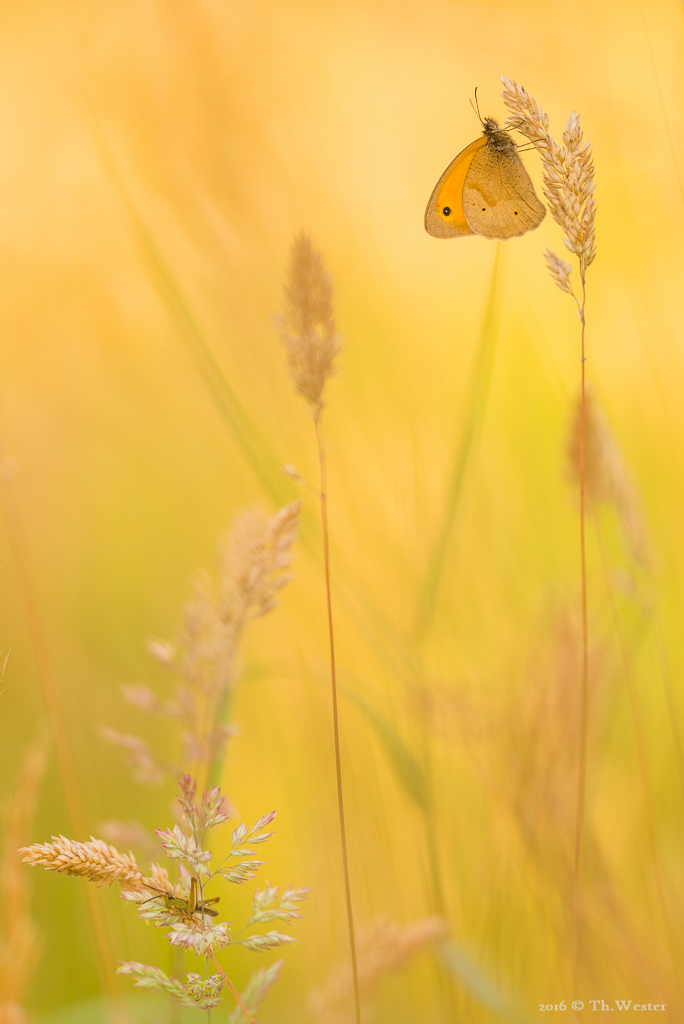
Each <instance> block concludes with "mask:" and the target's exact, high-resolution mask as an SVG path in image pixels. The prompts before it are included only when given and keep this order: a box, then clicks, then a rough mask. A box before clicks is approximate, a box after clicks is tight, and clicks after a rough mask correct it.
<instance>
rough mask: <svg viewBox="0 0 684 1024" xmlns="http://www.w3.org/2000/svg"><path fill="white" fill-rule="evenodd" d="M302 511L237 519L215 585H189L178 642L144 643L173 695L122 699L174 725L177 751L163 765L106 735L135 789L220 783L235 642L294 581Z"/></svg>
mask: <svg viewBox="0 0 684 1024" xmlns="http://www.w3.org/2000/svg"><path fill="white" fill-rule="evenodd" d="M300 508H301V502H300V501H294V502H292V503H291V504H289V505H285V506H284V507H283V508H281V509H279V510H278V511H277V512H276V513H275V515H273V516H271V517H267V516H265V515H264V514H263V513H262V512H261V511H260V510H259V509H245V510H242V511H241V512H239V513H238V514H237V515H236V516H235V518H234V520H233V523H232V525H231V527H230V529H229V531H228V533H227V534H226V536H225V538H224V539H223V541H222V543H221V546H220V550H219V567H218V573H217V578H216V580H213V579H212V578H211V577H210V576H209V575H208V574H206V573H205V574H201V575H199V576H197V578H196V579H195V582H194V586H193V594H192V597H191V599H190V600H189V602H188V604H187V605H186V608H185V613H184V618H183V624H182V627H181V629H180V631H179V635H178V637H177V638H176V641H175V642H173V643H170V642H167V641H164V640H160V639H156V638H155V639H153V640H150V641H148V643H147V647H148V650H149V651H150V653H151V654H152V656H153V657H154V658H155V659H156V660H157V661H158V662H159V663H160V664H162V665H163V666H164V667H165V668H167V669H169V670H171V671H174V672H176V673H177V674H178V676H179V679H178V683H177V686H176V692H175V694H174V696H173V697H172V699H170V700H161V699H160V698H158V697H157V696H156V694H154V693H153V692H152V690H150V689H149V687H147V686H142V685H136V686H126V687H124V688H123V694H124V697H125V699H126V700H127V702H128V703H129V704H131V705H132V706H133V707H135V708H137V709H138V710H141V711H144V712H146V713H148V714H152V715H162V716H164V717H167V718H171V719H175V720H176V721H177V723H178V726H179V729H180V740H181V750H180V756H179V758H178V762H177V763H173V764H169V763H166V762H164V761H162V760H161V759H160V758H158V757H157V756H156V754H155V753H154V752H153V751H152V749H151V747H150V745H149V744H148V743H147V742H146V741H145V740H143V739H141V738H140V737H137V736H132V735H129V734H123V733H119V732H117V731H115V730H113V729H107V730H105V731H104V735H105V737H106V738H107V739H109V741H110V742H112V743H115V744H117V745H118V746H120V747H122V748H124V749H125V750H126V752H127V754H128V760H129V762H130V764H131V767H132V768H133V771H134V774H135V777H136V778H137V779H138V781H141V782H146V783H151V784H155V783H159V782H161V781H163V780H164V779H167V778H175V779H177V778H178V777H179V776H181V775H182V773H183V772H184V771H185V770H187V769H188V768H190V767H192V768H193V770H194V772H195V773H196V774H199V775H201V774H202V773H203V774H204V775H205V776H206V777H207V778H208V779H209V780H210V782H211V783H212V784H214V783H216V782H217V781H219V776H220V771H221V766H222V764H223V758H224V752H225V746H226V742H227V740H228V739H229V738H230V737H231V736H232V735H234V732H235V728H234V726H232V725H230V724H229V723H228V722H226V721H225V718H226V709H227V702H228V696H229V694H230V692H231V690H232V687H233V685H234V683H235V679H236V674H237V664H238V655H239V649H240V642H241V640H242V636H243V633H244V630H245V627H246V626H247V625H248V623H249V622H250V621H251V620H252V619H255V618H259V617H261V616H263V615H266V614H267V613H268V612H270V611H272V609H273V608H275V606H276V603H277V596H278V594H279V592H280V591H281V590H282V588H283V587H284V586H286V584H287V583H288V582H289V581H290V580H291V579H292V574H291V573H290V572H289V568H290V564H291V561H292V547H293V544H294V541H295V538H296V535H297V527H298V522H299V512H300Z"/></svg>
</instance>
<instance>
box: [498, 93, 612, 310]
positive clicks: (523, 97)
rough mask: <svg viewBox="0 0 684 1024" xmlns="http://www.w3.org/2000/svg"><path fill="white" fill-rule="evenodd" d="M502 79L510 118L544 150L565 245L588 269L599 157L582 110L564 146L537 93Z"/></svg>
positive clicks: (548, 193)
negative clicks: (587, 138)
mask: <svg viewBox="0 0 684 1024" xmlns="http://www.w3.org/2000/svg"><path fill="white" fill-rule="evenodd" d="M501 81H502V82H503V84H504V91H503V92H502V94H501V97H502V99H503V101H504V103H505V105H506V106H507V108H508V109H509V110H510V112H511V115H512V116H511V117H509V118H508V120H507V122H506V123H507V124H508V126H509V127H510V128H515V129H517V130H518V131H520V132H521V133H522V134H523V135H524V136H525V138H526V139H528V140H529V141H530V142H531V143H532V144H533V145H534V146H535V148H536V149H537V150H538V151H539V153H540V155H541V159H542V168H543V183H544V195H545V197H546V199H547V202H548V204H549V210H550V212H551V216H552V217H553V219H554V220H555V221H556V223H557V224H558V225H559V227H560V228H561V229H562V231H563V233H564V235H565V238H564V243H565V247H566V248H567V249H568V250H569V251H570V252H572V253H574V254H575V256H577V257H578V259H579V261H580V270H581V272H582V273H584V271H585V270H586V269H587V267H589V266H591V264H592V263H593V261H594V258H595V256H596V232H595V222H596V201H595V199H594V195H593V193H594V187H595V186H594V157H593V153H592V150H591V145H590V143H589V142H584V140H583V136H582V129H581V127H580V120H579V114H577V113H575V112H574V111H573V113H572V114H571V115H570V117H569V118H568V122H567V124H566V126H565V131H564V132H563V146H560V145H559V144H558V143H557V142H556V140H555V139H554V138H553V136H552V135H551V133H550V132H549V118H548V115H547V114H546V112H545V111H544V110H543V108H542V107H541V106H540V105H539V103H537V101H536V99H535V98H534V96H532V95H531V94H530V93H528V92H527V90H526V89H523V87H522V86H521V85H518V84H517V82H514V81H511V80H510V79H508V78H505V77H503V76H502V78H501ZM552 255H553V254H552ZM556 259H557V257H556ZM547 262H548V258H547ZM550 269H551V272H552V276H553V277H554V280H555V281H556V284H559V281H558V278H557V276H556V275H555V274H554V269H553V268H552V267H551V266H550ZM556 269H557V268H556ZM560 287H563V285H560ZM564 290H567V289H564Z"/></svg>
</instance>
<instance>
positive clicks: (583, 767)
mask: <svg viewBox="0 0 684 1024" xmlns="http://www.w3.org/2000/svg"><path fill="white" fill-rule="evenodd" d="M585 273H586V271H585V267H584V265H583V263H582V262H581V261H580V276H581V281H582V302H581V305H580V307H579V317H580V324H581V356H582V358H581V365H582V382H581V398H580V429H579V498H580V550H581V561H582V684H581V689H580V716H579V758H578V768H577V813H576V819H575V876H574V883H573V890H574V891H573V900H572V903H573V907H572V911H573V929H574V941H573V967H572V987H573V998H575V997H576V996H577V990H578V984H579V961H580V947H581V935H580V931H581V929H580V907H579V899H580V869H581V856H582V835H583V831H584V815H585V801H586V775H587V724H588V704H589V630H588V616H587V551H586V539H585V507H584V506H585V500H584V499H585V494H584V490H585V487H584V484H585V479H584V475H585V474H584V471H585V458H584V456H585V426H586V422H585V421H586V388H585V362H586V354H585V345H584V334H585V327H586V318H585V315H584V311H585V305H586V299H587V291H586V280H585Z"/></svg>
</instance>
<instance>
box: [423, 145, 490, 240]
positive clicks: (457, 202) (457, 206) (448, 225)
mask: <svg viewBox="0 0 684 1024" xmlns="http://www.w3.org/2000/svg"><path fill="white" fill-rule="evenodd" d="M486 144H487V140H486V139H485V138H480V139H475V142H471V143H470V145H469V146H466V148H465V149H464V150H462V151H461V152H460V153H459V154H458V156H457V157H456V158H455V159H454V160H452V161H451V163H450V164H449V166H448V167H447V169H446V171H445V172H444V174H443V175H442V177H441V178H440V179H439V181H438V182H437V184H436V185H435V187H434V188H433V190H432V195H431V196H430V200H429V202H428V204H427V207H426V209H425V230H426V231H427V233H428V234H429V235H432V236H433V238H459V237H460V236H461V235H472V234H474V233H475V232H474V231H473V229H472V228H471V227H470V226H469V224H468V222H467V220H466V219H465V216H464V214H463V186H464V184H465V180H466V176H467V174H468V171H469V170H470V167H471V165H472V162H473V160H474V158H475V156H476V155H477V153H478V152H479V151H480V150H481V149H482V148H483V147H484V146H486ZM445 210H448V211H449V212H448V213H445Z"/></svg>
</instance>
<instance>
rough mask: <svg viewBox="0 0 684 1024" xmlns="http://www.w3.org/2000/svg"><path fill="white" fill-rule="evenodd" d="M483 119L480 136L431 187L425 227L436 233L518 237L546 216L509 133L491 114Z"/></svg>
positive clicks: (435, 235) (454, 236)
mask: <svg viewBox="0 0 684 1024" xmlns="http://www.w3.org/2000/svg"><path fill="white" fill-rule="evenodd" d="M483 125H484V130H483V133H482V136H481V137H480V138H479V139H476V140H475V141H474V142H471V143H470V145H469V146H466V148H465V149H464V150H462V151H461V152H460V153H459V154H458V156H457V157H456V158H455V160H452V162H451V163H450V164H449V166H448V167H447V169H446V170H445V172H444V174H443V175H442V176H441V178H440V179H439V181H438V182H437V184H436V185H435V187H434V189H433V191H432V195H431V196H430V200H429V202H428V205H427V209H426V210H425V230H426V231H427V232H428V234H430V235H432V236H433V237H435V238H459V237H462V236H465V235H483V236H484V237H485V238H501V239H506V238H514V237H516V236H519V235H524V234H525V233H526V232H527V231H532V230H533V229H534V228H536V227H538V226H539V225H540V224H541V222H542V220H543V219H544V216H545V214H546V210H545V209H544V207H543V205H542V204H541V203H540V201H539V199H538V198H537V196H536V193H535V191H534V187H533V185H532V182H531V181H530V178H529V175H528V173H527V171H526V170H525V168H524V167H523V164H522V160H521V159H520V157H519V156H518V153H517V150H516V146H515V143H514V142H513V140H512V139H511V137H510V135H509V134H508V132H507V131H506V130H505V129H503V128H499V125H498V122H497V121H495V120H494V118H492V117H488V118H486V119H485V120H484V122H483Z"/></svg>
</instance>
